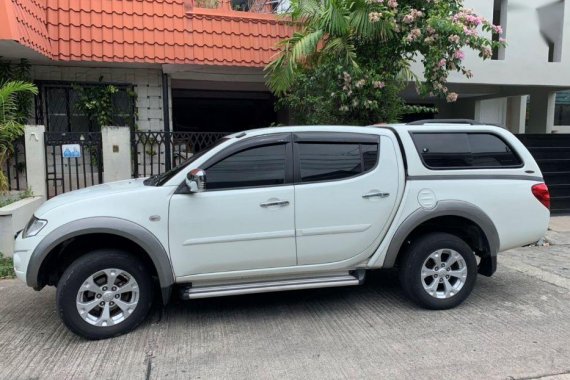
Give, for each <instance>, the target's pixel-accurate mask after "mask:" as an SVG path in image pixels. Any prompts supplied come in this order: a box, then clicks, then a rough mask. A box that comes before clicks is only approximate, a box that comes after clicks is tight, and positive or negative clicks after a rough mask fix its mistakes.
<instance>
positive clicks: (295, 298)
mask: <svg viewBox="0 0 570 380" xmlns="http://www.w3.org/2000/svg"><path fill="white" fill-rule="evenodd" d="M568 225H570V223H569V224H568ZM551 234H552V237H553V240H555V242H554V243H558V244H555V245H551V246H550V247H532V248H521V249H517V250H513V251H509V252H507V253H504V254H502V255H501V257H500V259H499V270H498V272H497V274H496V275H495V276H494V277H492V278H486V277H482V276H479V278H478V280H477V281H478V283H477V285H476V289H475V291H474V292H473V294H472V296H471V297H470V298H469V299H468V301H467V302H466V303H465V304H463V305H462V306H461V307H459V308H457V309H454V310H449V311H442V312H436V311H426V310H422V309H419V308H417V307H415V306H414V305H413V304H411V303H410V302H409V301H408V300H406V299H405V298H404V296H403V294H402V292H401V290H400V288H399V286H398V285H397V281H396V280H397V278H396V276H395V274H394V273H392V272H377V273H372V274H371V275H370V276H369V277H368V279H367V282H366V284H365V285H364V286H362V287H352V288H338V289H325V290H312V291H298V292H288V293H276V294H264V295H253V296H239V297H228V298H218V299H210V300H195V301H188V302H180V301H174V302H172V303H171V304H170V305H169V306H168V307H167V308H166V309H164V310H159V309H157V310H155V311H154V312H153V314H152V316H151V318H149V319H148V320H147V322H145V323H144V324H143V325H142V326H141V327H140V328H138V329H137V330H136V331H134V332H132V333H130V334H128V335H126V336H122V337H119V338H115V339H111V340H106V341H98V342H90V341H85V340H83V339H80V338H78V337H76V336H74V335H73V334H71V333H70V332H68V331H67V330H66V329H65V327H63V325H62V324H61V322H60V321H59V319H58V317H57V315H56V312H55V307H54V298H55V294H54V291H53V289H45V290H43V291H42V292H34V291H33V290H31V289H28V288H26V287H25V286H24V285H23V284H21V283H20V282H18V281H16V280H4V281H0V379H95V378H96V379H119V378H120V379H190V378H192V379H226V378H232V379H234V378H236V379H252V378H255V379H268V378H276V379H282V378H287V379H337V378H338V379H340V378H348V379H356V378H409V379H431V378H434V379H435V378H484V379H489V378H496V379H513V378H514V379H522V378H524V379H529V378H542V377H545V378H549V379H551V378H570V376H568V374H569V373H570V245H566V244H567V243H570V233H569V232H567V231H566V230H565V227H561V228H560V229H559V230H557V231H552V232H551Z"/></svg>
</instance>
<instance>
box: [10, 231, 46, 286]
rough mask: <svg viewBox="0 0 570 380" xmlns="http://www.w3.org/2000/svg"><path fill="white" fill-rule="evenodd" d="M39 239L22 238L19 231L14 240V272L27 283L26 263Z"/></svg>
mask: <svg viewBox="0 0 570 380" xmlns="http://www.w3.org/2000/svg"><path fill="white" fill-rule="evenodd" d="M39 240H40V239H37V237H29V238H27V239H22V233H21V232H20V233H19V234H18V236H16V240H15V241H14V258H13V260H14V272H16V277H17V278H18V279H19V280H21V281H23V282H26V283H27V281H26V274H27V271H28V265H29V264H30V258H31V256H32V253H33V252H34V248H35V247H36V246H37V244H38V241H39ZM28 285H29V284H28Z"/></svg>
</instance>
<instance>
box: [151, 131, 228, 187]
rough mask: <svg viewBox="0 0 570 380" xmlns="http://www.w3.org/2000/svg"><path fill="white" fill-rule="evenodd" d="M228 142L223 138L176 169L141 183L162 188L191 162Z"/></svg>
mask: <svg viewBox="0 0 570 380" xmlns="http://www.w3.org/2000/svg"><path fill="white" fill-rule="evenodd" d="M228 140H229V139H228V138H227V137H223V138H221V139H219V140H218V141H216V143H215V144H214V145H211V146H210V147H208V148H207V149H204V150H202V151H200V152H198V153H196V154H194V155H193V156H192V157H190V158H189V159H188V160H186V161H184V162H183V163H181V164H180V165H178V166H177V167H175V168H172V169H170V170H169V171H167V172H164V173H162V174H157V175H153V176H152V177H149V178H147V179H145V180H144V182H143V183H144V184H145V185H147V186H162V185H164V184H165V183H166V182H168V181H170V179H171V178H172V177H174V176H175V175H176V174H178V173H180V172H181V171H182V170H184V168H186V167H187V166H188V165H190V164H191V163H192V162H194V161H196V160H197V159H198V158H200V157H202V156H203V155H204V154H206V153H207V152H209V151H210V150H212V149H214V148H215V147H217V146H218V145H220V144H222V143H224V142H226V141H228Z"/></svg>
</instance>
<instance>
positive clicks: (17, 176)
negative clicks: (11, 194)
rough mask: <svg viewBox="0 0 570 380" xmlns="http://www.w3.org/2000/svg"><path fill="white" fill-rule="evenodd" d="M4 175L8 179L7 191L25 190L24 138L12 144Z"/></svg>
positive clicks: (26, 184) (26, 186)
mask: <svg viewBox="0 0 570 380" xmlns="http://www.w3.org/2000/svg"><path fill="white" fill-rule="evenodd" d="M5 165H6V166H5V167H4V168H2V169H4V173H6V177H7V179H8V190H18V191H21V190H26V189H27V188H28V183H27V178H26V148H25V146H24V138H23V137H20V138H18V139H17V140H16V141H14V143H13V152H12V154H11V155H10V156H9V157H8V160H7V161H6V164H5Z"/></svg>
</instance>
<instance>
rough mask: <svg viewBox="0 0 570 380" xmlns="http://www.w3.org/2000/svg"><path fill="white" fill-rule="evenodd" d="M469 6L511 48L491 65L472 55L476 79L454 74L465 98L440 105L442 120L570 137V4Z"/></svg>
mask: <svg viewBox="0 0 570 380" xmlns="http://www.w3.org/2000/svg"><path fill="white" fill-rule="evenodd" d="M465 6H466V7H468V8H473V9H474V10H475V11H476V12H477V13H478V14H479V15H481V16H484V17H486V18H487V19H489V20H493V22H494V23H495V24H500V25H501V26H502V27H503V29H504V34H503V37H505V38H506V39H507V44H508V45H507V47H506V48H504V49H501V51H499V52H498V54H496V56H495V57H494V58H493V60H488V61H482V60H481V58H479V57H478V56H477V55H476V54H475V53H474V52H472V51H471V52H466V53H467V54H466V56H467V58H466V65H467V67H468V68H470V69H471V70H472V71H473V74H474V77H473V78H471V79H467V78H465V77H463V76H461V75H459V74H458V73H456V74H452V75H451V76H450V78H449V80H450V86H449V87H450V88H451V90H452V91H455V92H457V93H459V100H458V102H457V103H452V104H446V103H445V102H439V103H438V106H439V109H440V113H439V115H438V118H469V119H475V120H478V121H483V122H490V123H496V124H499V125H504V126H506V127H507V128H508V129H509V130H511V131H512V132H514V133H557V132H558V133H570V93H564V92H563V91H564V90H567V89H570V4H568V2H566V1H565V0H466V1H465ZM418 69H420V70H421V68H419V67H416V70H418ZM414 100H416V101H417V99H414V98H413V96H410V97H409V101H411V102H413V101H414Z"/></svg>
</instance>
